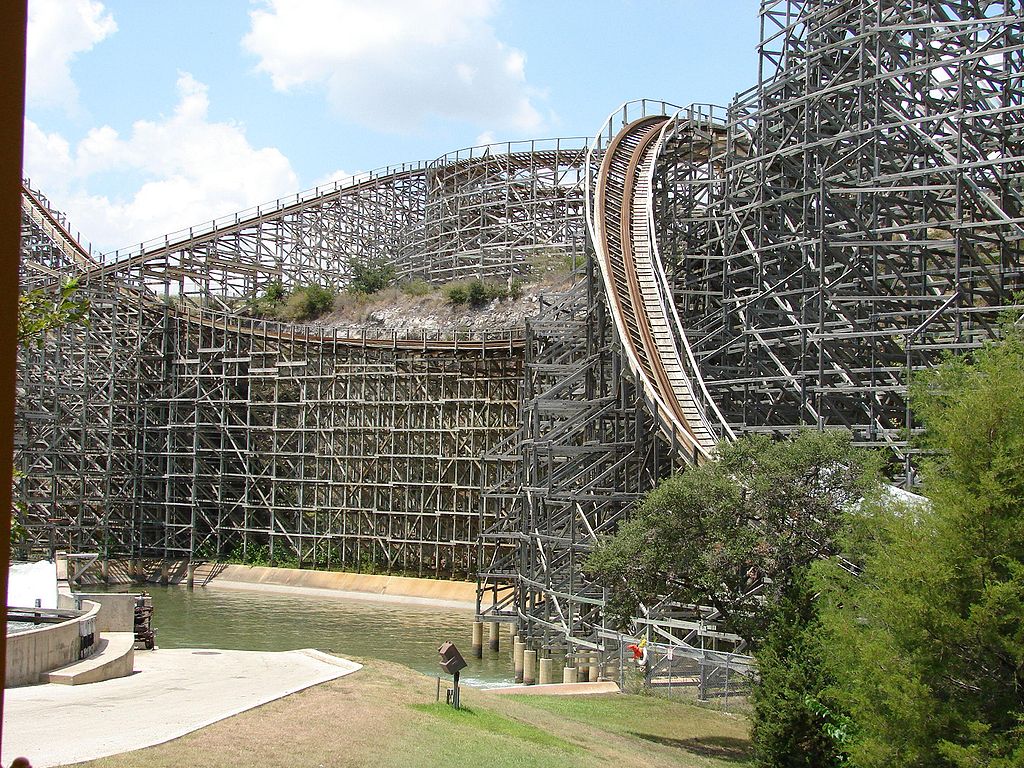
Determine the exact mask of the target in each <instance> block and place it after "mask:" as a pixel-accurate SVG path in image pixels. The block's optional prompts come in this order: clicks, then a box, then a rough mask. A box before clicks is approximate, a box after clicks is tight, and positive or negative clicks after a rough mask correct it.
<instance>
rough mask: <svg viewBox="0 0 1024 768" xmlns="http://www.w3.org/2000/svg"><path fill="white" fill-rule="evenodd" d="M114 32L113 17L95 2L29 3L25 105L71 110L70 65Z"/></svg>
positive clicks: (73, 101)
mask: <svg viewBox="0 0 1024 768" xmlns="http://www.w3.org/2000/svg"><path fill="white" fill-rule="evenodd" d="M116 31H117V23H116V22H115V21H114V17H113V16H112V15H111V14H109V13H107V12H106V10H105V9H104V7H103V3H100V2H96V0H31V2H30V3H29V6H28V40H27V45H26V62H25V68H26V81H27V83H26V88H25V93H26V97H27V98H28V102H29V104H30V105H32V106H39V107H63V108H64V109H66V110H67V111H74V110H75V109H76V107H77V106H78V89H77V88H75V84H74V82H73V81H72V80H71V71H70V62H71V60H72V59H73V58H74V57H75V56H77V55H78V54H79V53H84V52H85V51H88V50H90V49H91V48H92V47H93V46H94V45H96V43H98V42H100V41H101V40H103V39H104V38H106V37H108V36H109V35H112V34H113V33H114V32H116Z"/></svg>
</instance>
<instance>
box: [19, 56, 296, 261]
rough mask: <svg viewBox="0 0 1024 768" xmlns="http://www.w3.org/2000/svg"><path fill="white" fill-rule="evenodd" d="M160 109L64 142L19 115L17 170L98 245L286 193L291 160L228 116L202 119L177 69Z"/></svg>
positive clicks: (193, 85)
mask: <svg viewBox="0 0 1024 768" xmlns="http://www.w3.org/2000/svg"><path fill="white" fill-rule="evenodd" d="M177 87H178V103H177V105H176V106H175V108H174V111H173V112H172V113H171V115H170V116H168V117H162V118H161V119H159V120H156V121H149V120H139V121H138V122H136V123H135V124H134V125H132V128H131V133H130V135H128V136H126V137H123V136H121V135H120V134H119V133H118V132H117V131H116V130H114V129H113V128H111V127H110V126H102V127H100V128H94V129H92V130H91V131H89V133H88V134H87V135H86V136H85V137H84V138H83V139H82V140H81V141H79V142H78V144H77V145H76V146H74V147H72V146H71V145H70V143H69V142H68V141H67V140H66V139H64V138H63V137H62V136H61V135H59V134H57V133H50V134H48V133H46V132H45V131H43V130H42V129H41V128H40V127H39V126H38V125H36V124H35V123H34V122H32V121H31V120H26V121H25V173H26V175H27V176H29V177H30V178H31V179H32V184H33V186H35V187H37V188H39V189H41V190H42V191H43V192H44V193H45V194H46V195H47V196H48V197H49V198H50V199H51V200H53V201H54V203H55V204H56V205H57V206H58V207H60V208H62V209H63V210H64V211H65V213H67V214H68V217H69V218H70V220H71V222H72V224H73V225H74V226H75V227H77V228H79V229H80V230H81V231H82V234H83V236H84V237H86V238H87V239H90V240H91V241H92V242H93V244H94V245H96V246H97V247H99V248H100V249H101V250H108V249H110V248H113V247H122V246H126V245H131V244H133V243H135V244H137V243H139V242H141V241H143V240H146V239H149V238H152V237H157V236H160V235H163V234H166V233H169V232H173V231H176V230H178V229H182V228H186V227H189V226H193V225H197V224H201V223H202V222H204V221H209V220H211V219H213V218H216V217H218V216H222V215H225V214H229V213H233V212H235V211H239V210H243V209H245V208H248V207H250V206H253V205H256V204H258V203H263V202H266V201H268V200H272V199H274V198H276V197H278V196H281V195H285V194H289V193H291V192H294V191H295V189H296V188H297V186H298V180H297V178H296V175H295V173H294V171H293V170H292V167H291V164H290V163H289V161H288V158H286V157H285V156H284V155H283V154H282V153H281V152H280V151H278V150H277V149H275V148H273V147H264V148H255V147H253V146H251V145H250V144H249V141H248V139H247V138H246V136H245V132H244V130H243V128H242V127H241V126H239V125H237V124H235V123H214V122H210V121H209V119H208V108H209V96H208V93H207V87H206V86H205V85H204V84H202V83H200V82H198V81H197V80H196V79H195V78H193V77H192V75H190V74H188V73H181V74H180V75H179V77H178V83H177ZM111 174H121V175H122V176H121V177H120V179H121V181H122V182H123V181H124V180H125V179H132V178H134V179H136V184H135V186H134V189H133V191H130V192H129V193H128V194H127V195H126V196H125V197H123V198H113V199H112V198H110V197H107V196H105V195H97V194H94V193H91V192H90V191H89V185H90V182H92V181H95V178H96V177H97V176H101V175H103V176H107V175H111Z"/></svg>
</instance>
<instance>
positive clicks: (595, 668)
mask: <svg viewBox="0 0 1024 768" xmlns="http://www.w3.org/2000/svg"><path fill="white" fill-rule="evenodd" d="M600 659H601V654H599V653H592V654H590V656H589V657H588V659H587V661H588V664H587V678H588V679H589V680H590V682H592V683H596V682H597V680H598V676H599V675H600V673H601V663H600Z"/></svg>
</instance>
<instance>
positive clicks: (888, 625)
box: [819, 326, 1024, 768]
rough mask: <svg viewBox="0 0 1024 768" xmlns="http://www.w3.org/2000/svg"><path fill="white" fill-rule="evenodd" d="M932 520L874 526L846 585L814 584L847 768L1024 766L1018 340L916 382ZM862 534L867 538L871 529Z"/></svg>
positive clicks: (1023, 353) (905, 512) (895, 515)
mask: <svg viewBox="0 0 1024 768" xmlns="http://www.w3.org/2000/svg"><path fill="white" fill-rule="evenodd" d="M911 398H912V404H913V407H914V409H915V411H916V413H917V414H918V415H919V417H920V418H921V420H922V422H923V424H924V427H925V438H924V446H925V447H926V448H927V449H929V450H931V451H933V452H934V454H933V457H932V458H931V459H930V460H928V461H927V462H925V463H924V466H923V478H924V489H925V492H926V494H927V496H928V498H929V500H930V504H929V505H927V506H916V507H913V506H912V507H905V508H903V509H897V510H888V511H881V512H876V513H875V514H874V515H871V516H869V518H868V519H867V520H866V521H865V523H866V524H868V525H870V527H871V529H872V530H873V532H874V534H873V536H863V535H862V536H861V537H860V539H859V543H858V545H857V546H860V547H861V550H862V554H863V567H862V569H861V573H860V574H859V576H857V577H852V576H850V575H849V574H847V573H846V572H844V571H841V570H839V569H837V568H836V567H835V566H833V565H823V566H821V567H820V568H819V570H820V571H821V574H820V583H821V587H822V598H821V601H820V606H819V609H820V613H821V622H822V627H823V631H824V634H825V636H826V637H827V638H828V640H827V643H826V649H827V660H828V666H829V670H830V673H831V674H832V675H833V676H834V684H833V685H831V686H830V687H829V689H828V690H827V691H826V695H827V696H828V697H829V698H830V699H831V700H832V701H834V702H836V703H837V704H838V705H839V706H840V707H842V708H843V709H845V710H846V711H848V712H849V713H850V715H851V716H852V718H853V720H854V721H855V723H856V731H855V733H854V734H853V737H852V742H851V746H850V755H851V759H852V762H853V763H854V764H855V765H858V766H861V767H862V768H869V767H870V766H893V767H895V768H899V767H900V766H908V767H909V766H964V767H965V768H966V766H990V767H991V768H1004V767H1008V766H1022V765H1024V338H1022V334H1021V330H1020V329H1019V328H1015V327H1012V326H1008V327H1007V330H1006V335H1005V338H1004V339H1003V340H1002V341H998V342H992V343H989V344H987V345H985V346H984V347H983V348H982V349H980V350H979V351H978V352H977V353H976V354H975V355H973V357H972V358H970V359H968V358H957V359H951V360H949V361H947V362H945V363H944V364H943V365H941V366H939V367H938V368H937V369H935V370H933V371H932V372H929V373H927V374H923V375H921V376H919V377H917V378H916V379H915V381H914V382H913V385H912V388H911ZM862 530H863V529H862Z"/></svg>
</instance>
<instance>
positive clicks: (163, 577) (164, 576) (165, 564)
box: [160, 560, 171, 587]
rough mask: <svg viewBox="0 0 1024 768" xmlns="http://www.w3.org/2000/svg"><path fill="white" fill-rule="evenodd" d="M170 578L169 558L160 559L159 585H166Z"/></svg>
mask: <svg viewBox="0 0 1024 768" xmlns="http://www.w3.org/2000/svg"><path fill="white" fill-rule="evenodd" d="M170 578H171V563H170V561H169V560H161V561H160V586H161V587H166V586H167V582H168V581H170Z"/></svg>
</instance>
